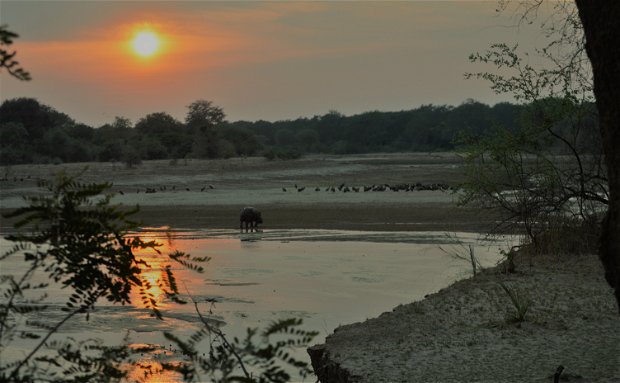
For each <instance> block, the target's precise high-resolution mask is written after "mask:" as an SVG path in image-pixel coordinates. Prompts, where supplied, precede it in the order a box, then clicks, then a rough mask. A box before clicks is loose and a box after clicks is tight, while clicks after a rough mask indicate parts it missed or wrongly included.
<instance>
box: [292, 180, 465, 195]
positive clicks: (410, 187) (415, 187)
mask: <svg viewBox="0 0 620 383" xmlns="http://www.w3.org/2000/svg"><path fill="white" fill-rule="evenodd" d="M293 187H294V188H293V189H292V190H291V191H297V192H298V193H301V192H303V191H304V190H306V187H305V186H298V185H297V184H295V185H293ZM289 189H290V188H289ZM289 189H287V188H286V187H283V188H282V191H283V192H285V193H286V192H289ZM422 190H432V191H449V190H454V187H452V186H450V185H448V184H444V183H431V184H422V183H420V182H417V183H398V184H372V185H361V186H352V185H351V186H350V185H346V184H344V183H342V184H340V185H338V186H335V185H330V186H327V187H325V188H321V187H319V186H317V187H315V188H314V191H315V192H320V191H325V192H331V193H336V192H341V193H359V192H385V191H392V192H410V191H422Z"/></svg>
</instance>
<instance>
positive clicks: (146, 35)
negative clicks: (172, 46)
mask: <svg viewBox="0 0 620 383" xmlns="http://www.w3.org/2000/svg"><path fill="white" fill-rule="evenodd" d="M160 45H161V44H160V38H159V36H157V34H156V33H155V32H153V31H149V30H144V31H139V32H138V33H136V35H135V36H134V38H133V40H132V47H133V51H134V52H135V53H136V54H137V55H138V56H141V57H151V56H153V55H154V54H155V53H157V51H158V50H159V46H160Z"/></svg>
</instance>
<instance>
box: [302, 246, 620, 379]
mask: <svg viewBox="0 0 620 383" xmlns="http://www.w3.org/2000/svg"><path fill="white" fill-rule="evenodd" d="M517 270H518V272H517V273H515V274H509V275H506V274H503V273H500V272H499V270H496V269H492V270H488V271H486V272H484V273H483V274H481V275H478V276H476V277H474V278H471V279H467V280H462V281H459V282H456V283H454V284H453V285H451V286H449V287H447V288H445V289H443V290H440V291H439V292H437V293H435V294H432V295H429V296H427V297H426V299H423V300H421V301H418V302H414V303H411V304H406V305H402V306H398V307H396V308H395V309H394V310H393V311H392V312H386V313H384V314H382V315H380V316H379V317H378V318H375V319H370V320H368V321H365V322H362V323H355V324H351V325H347V326H342V327H340V328H338V329H336V331H335V332H334V333H333V334H332V335H330V336H329V337H327V339H326V342H325V344H323V345H317V346H314V347H312V348H310V349H309V354H310V355H311V359H312V364H313V367H314V370H315V372H316V373H317V375H318V377H319V378H320V381H321V382H323V383H333V382H339V383H342V382H347V383H354V382H355V383H362V382H368V383H370V382H372V383H376V382H551V381H553V379H552V378H553V374H554V373H555V371H556V369H557V367H558V366H560V365H562V366H563V367H564V371H563V373H562V375H561V380H560V381H576V382H620V341H619V339H620V338H619V337H618V334H620V318H619V317H618V309H617V307H616V306H615V302H614V300H613V297H612V294H611V290H610V289H609V287H608V286H607V284H606V283H605V281H604V279H603V273H602V267H601V266H600V262H599V261H598V259H597V258H596V257H595V256H591V255H589V256H585V255H584V256H578V255H571V256H562V257H545V258H544V259H542V258H541V257H538V258H534V259H519V260H518V269H517ZM500 283H503V284H505V285H506V286H507V287H508V288H509V289H511V290H512V291H516V292H518V294H519V296H520V297H521V298H522V299H524V300H530V301H531V303H530V308H529V311H528V313H527V314H526V317H525V319H526V320H525V321H523V322H516V321H514V320H511V317H512V316H513V314H514V310H515V308H514V306H513V305H512V303H511V301H510V298H509V297H508V295H507V294H506V293H505V291H504V290H503V289H502V287H501V286H500Z"/></svg>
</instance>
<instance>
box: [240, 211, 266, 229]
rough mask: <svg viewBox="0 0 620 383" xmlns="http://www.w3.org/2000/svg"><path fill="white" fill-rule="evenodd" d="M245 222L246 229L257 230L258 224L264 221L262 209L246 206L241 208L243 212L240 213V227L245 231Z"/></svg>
mask: <svg viewBox="0 0 620 383" xmlns="http://www.w3.org/2000/svg"><path fill="white" fill-rule="evenodd" d="M244 223H245V231H246V232H247V231H248V228H249V229H250V231H257V230H258V224H259V223H263V217H262V216H261V213H260V211H258V210H256V209H255V208H253V207H244V208H243V209H241V214H240V215H239V229H240V230H241V231H243V224H244Z"/></svg>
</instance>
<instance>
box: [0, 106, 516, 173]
mask: <svg viewBox="0 0 620 383" xmlns="http://www.w3.org/2000/svg"><path fill="white" fill-rule="evenodd" d="M523 111H524V106H522V105H513V104H509V103H500V104H497V105H495V106H492V107H491V106H488V105H485V104H482V103H479V102H476V101H473V100H467V101H466V102H464V103H463V104H461V105H459V106H455V107H453V106H434V105H423V106H421V107H419V108H417V109H413V110H408V111H400V112H378V111H374V112H367V113H362V114H358V115H353V116H344V115H342V114H340V113H338V112H335V111H330V112H328V113H327V114H325V115H323V116H315V117H312V118H298V119H296V120H286V121H276V122H268V121H256V122H248V121H237V122H227V121H224V113H223V111H222V110H221V108H219V107H217V106H214V105H213V104H212V103H211V102H210V101H205V100H199V101H196V102H195V103H192V104H191V105H190V106H189V111H188V115H187V117H186V121H185V123H182V122H180V121H178V120H176V119H175V118H174V117H172V116H170V115H169V114H167V113H164V112H159V113H151V114H149V115H147V116H145V117H143V118H141V119H140V120H138V122H137V123H136V124H135V127H134V126H132V124H131V122H130V121H129V120H127V119H124V118H121V117H117V118H116V119H115V120H114V122H112V123H110V124H105V125H103V126H101V127H99V128H96V129H95V128H91V127H89V126H87V125H84V124H79V123H76V122H75V121H73V120H72V119H71V118H69V117H68V116H67V115H65V114H62V113H60V112H58V111H56V110H54V109H53V108H51V107H49V106H46V105H43V104H40V103H39V102H38V101H37V100H34V99H28V98H20V99H12V100H7V101H5V102H4V103H3V104H2V105H1V106H0V113H1V116H0V129H5V130H7V132H6V135H7V136H8V137H14V139H15V140H16V141H15V143H16V145H12V143H13V142H12V141H9V143H4V144H3V145H4V146H6V147H10V149H9V150H8V151H7V153H6V154H5V155H2V156H0V160H1V161H2V163H3V164H15V163H29V162H79V161H125V162H126V158H127V153H130V152H131V153H132V156H138V157H139V159H140V160H147V159H174V158H188V157H194V158H228V157H233V156H252V155H257V154H261V153H263V154H266V155H267V157H270V158H282V159H286V158H297V157H298V155H297V154H299V156H301V155H303V154H307V153H335V154H351V153H368V152H394V151H446V150H454V149H455V142H454V138H455V136H456V135H457V134H458V133H459V132H466V133H468V135H470V136H477V137H481V136H485V135H489V134H490V132H492V130H493V127H495V126H498V125H502V126H503V127H505V128H506V129H509V130H510V131H516V130H517V129H518V128H519V126H520V124H521V115H522V113H523ZM3 123H17V124H21V126H22V127H23V128H24V129H25V130H26V132H27V135H26V136H25V137H24V136H23V134H21V133H19V132H18V130H20V129H19V128H18V127H17V126H16V125H10V126H4V125H3ZM11 139H13V138H11Z"/></svg>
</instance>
